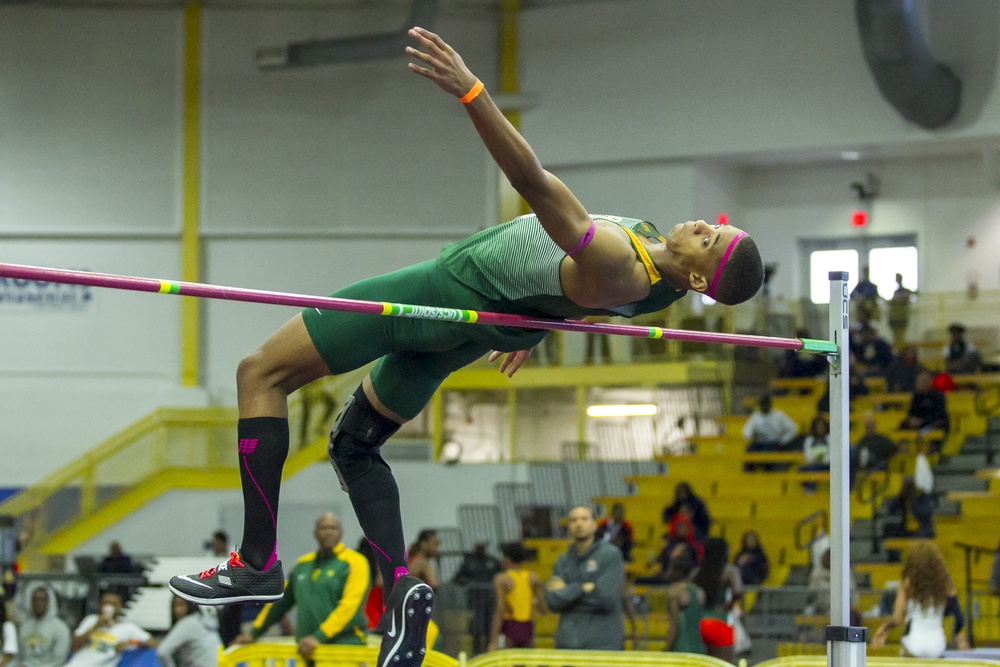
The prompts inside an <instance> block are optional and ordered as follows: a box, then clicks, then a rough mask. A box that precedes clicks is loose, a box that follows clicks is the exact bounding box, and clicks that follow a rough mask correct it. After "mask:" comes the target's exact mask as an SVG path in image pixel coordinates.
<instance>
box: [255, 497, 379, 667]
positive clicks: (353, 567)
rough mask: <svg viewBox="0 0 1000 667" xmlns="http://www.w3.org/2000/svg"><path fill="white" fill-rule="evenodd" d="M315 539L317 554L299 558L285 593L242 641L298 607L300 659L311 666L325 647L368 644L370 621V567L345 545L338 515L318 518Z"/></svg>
mask: <svg viewBox="0 0 1000 667" xmlns="http://www.w3.org/2000/svg"><path fill="white" fill-rule="evenodd" d="M313 535H314V537H315V538H316V551H314V552H312V553H308V554H306V555H304V556H302V557H301V558H299V560H298V561H297V562H296V563H295V567H293V568H292V571H291V572H290V573H289V574H288V583H287V585H286V586H285V594H284V595H283V596H282V598H281V599H280V600H278V601H277V602H275V603H273V604H269V605H267V606H266V607H264V609H263V610H262V611H261V613H260V615H259V616H258V617H257V620H256V621H254V625H253V630H251V632H250V635H249V636H246V635H244V636H242V637H240V638H239V639H237V642H239V643H251V642H253V641H255V640H257V639H258V638H260V636H261V635H263V634H264V633H265V632H266V631H267V630H268V628H270V627H271V626H272V625H274V624H275V623H277V622H279V621H281V620H282V619H283V618H284V617H285V614H287V613H288V612H289V611H291V609H292V607H295V609H296V614H295V639H296V640H297V641H298V648H299V655H301V656H302V657H303V658H304V659H305V660H306V663H307V664H308V665H311V664H312V656H313V653H314V652H315V651H316V647H317V646H319V645H320V644H337V645H342V646H344V645H347V646H351V645H353V646H364V645H365V643H366V637H367V633H366V632H365V631H366V629H367V626H368V623H367V621H366V619H365V614H364V611H363V607H364V603H365V596H366V595H367V594H368V583H369V572H370V566H369V563H368V561H367V560H365V557H364V556H362V555H361V554H359V553H358V552H357V551H354V550H353V549H348V548H347V547H346V546H344V544H343V543H342V542H341V541H340V540H341V538H342V537H343V535H344V531H343V528H342V527H341V525H340V519H339V518H337V515H335V514H334V513H333V512H326V513H324V514H321V515H320V517H319V518H318V519H316V529H315V531H314V532H313Z"/></svg>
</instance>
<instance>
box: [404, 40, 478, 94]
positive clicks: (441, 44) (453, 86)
mask: <svg viewBox="0 0 1000 667" xmlns="http://www.w3.org/2000/svg"><path fill="white" fill-rule="evenodd" d="M410 37H411V38H413V41H415V42H416V43H417V46H418V47H419V48H414V47H412V46H408V47H406V54H407V55H408V56H411V57H413V58H415V59H417V60H419V61H420V63H419V64H418V63H408V65H409V67H410V69H411V70H412V71H414V72H416V73H417V74H419V75H421V76H424V77H426V78H428V79H430V80H431V81H433V82H434V83H436V84H437V85H438V86H439V87H440V88H441V90H443V91H445V92H446V93H450V94H451V95H454V96H455V97H462V96H463V95H465V94H466V93H468V92H469V90H470V89H471V88H472V86H473V85H475V83H476V76H475V75H474V74H473V73H472V72H470V71H469V68H468V67H466V66H465V63H464V62H462V56H460V55H458V54H457V53H456V52H455V49H453V48H451V47H450V46H448V44H447V43H446V42H445V41H444V40H443V39H441V38H440V37H438V36H437V35H436V34H434V33H433V32H431V31H430V30H424V29H423V28H410Z"/></svg>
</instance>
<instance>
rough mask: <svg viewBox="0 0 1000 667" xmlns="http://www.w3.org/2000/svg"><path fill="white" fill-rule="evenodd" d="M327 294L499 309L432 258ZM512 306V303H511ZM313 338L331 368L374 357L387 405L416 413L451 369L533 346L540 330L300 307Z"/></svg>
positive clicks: (378, 391)
mask: <svg viewBox="0 0 1000 667" xmlns="http://www.w3.org/2000/svg"><path fill="white" fill-rule="evenodd" d="M331 296H335V297H340V298H345V299H360V300H365V301H389V302H392V303H406V304H414V305H418V306H440V307H446V308H464V309H468V310H479V311H491V310H497V309H498V308H502V306H499V305H498V304H494V303H492V302H490V301H488V300H487V299H485V298H484V297H483V296H482V295H480V294H478V293H477V292H474V291H473V290H471V289H469V288H468V287H465V286H464V285H462V284H460V283H458V282H457V281H456V280H454V279H453V278H451V277H450V276H449V275H448V274H447V273H446V272H445V271H443V270H442V269H441V268H440V267H439V266H438V264H437V262H436V260H429V261H426V262H421V263H419V264H414V265H413V266H409V267H407V268H405V269H400V270H399V271H393V272H392V273H387V274H385V275H382V276H377V277H375V278H369V279H367V280H362V281H360V282H357V283H354V284H353V285H349V286H347V287H345V288H343V289H341V290H338V291H336V292H334V293H333V294H332V295H331ZM508 310H509V309H508ZM302 318H303V320H304V321H305V325H306V330H307V331H308V332H309V337H310V338H311V339H312V342H313V345H315V346H316V350H317V351H318V352H319V354H320V356H321V357H323V360H324V361H325V362H326V365H327V367H329V369H330V372H331V373H333V374H334V375H337V374H340V373H346V372H348V371H352V370H355V369H357V368H361V367H362V366H364V365H365V364H367V363H369V362H371V361H374V360H376V359H378V364H377V365H376V366H375V369H374V370H373V371H372V383H373V385H374V387H375V394H376V395H377V396H378V398H379V400H380V401H381V402H382V403H383V404H384V405H385V406H386V407H387V408H389V409H390V410H392V411H393V412H395V413H396V414H398V415H400V416H401V417H405V418H407V419H413V418H414V417H416V416H417V414H418V413H419V412H420V411H421V410H422V409H423V408H424V406H425V405H427V402H428V401H429V400H430V399H431V396H433V395H434V392H435V391H437V388H438V387H439V386H440V385H441V383H442V382H443V381H444V379H445V378H446V377H448V375H449V374H450V373H451V372H452V371H455V370H458V369H459V368H462V367H463V366H465V365H467V364H470V363H472V362H473V361H475V360H476V359H478V358H479V357H481V356H483V355H484V354H486V353H487V352H489V351H490V350H498V351H501V352H513V351H515V350H526V349H528V348H531V347H534V346H535V345H537V344H538V343H539V342H540V341H541V340H542V339H543V338H544V337H545V335H546V333H548V332H547V331H544V330H537V329H519V328H516V327H498V326H493V325H482V324H466V323H461V322H447V321H440V320H421V319H411V318H406V317H390V316H380V315H366V314H361V313H347V312H342V311H333V310H324V311H319V310H317V309H315V308H307V309H305V310H303V311H302Z"/></svg>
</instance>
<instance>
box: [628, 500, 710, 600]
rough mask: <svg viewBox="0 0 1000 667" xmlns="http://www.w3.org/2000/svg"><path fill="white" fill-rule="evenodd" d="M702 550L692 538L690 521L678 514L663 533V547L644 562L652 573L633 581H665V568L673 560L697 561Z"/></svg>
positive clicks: (657, 582)
mask: <svg viewBox="0 0 1000 667" xmlns="http://www.w3.org/2000/svg"><path fill="white" fill-rule="evenodd" d="M703 552H704V548H703V547H702V545H701V543H700V542H698V541H697V540H695V539H694V531H693V530H692V528H691V522H690V521H689V520H688V518H687V516H686V515H684V514H678V515H677V516H675V517H674V518H673V520H672V521H671V523H670V529H669V530H668V531H667V532H666V533H664V535H663V548H662V549H660V553H659V554H657V555H656V557H655V558H652V557H651V558H650V560H649V562H648V563H647V564H646V569H647V570H648V571H651V572H652V573H651V574H650V575H649V576H646V577H639V578H638V579H636V580H635V583H636V584H640V585H656V584H663V583H666V580H667V579H666V577H667V570H669V569H670V564H671V563H672V562H673V561H674V560H676V559H678V558H685V559H687V560H690V561H691V562H692V563H697V562H699V561H700V560H701V556H702V553H703ZM653 568H655V571H653Z"/></svg>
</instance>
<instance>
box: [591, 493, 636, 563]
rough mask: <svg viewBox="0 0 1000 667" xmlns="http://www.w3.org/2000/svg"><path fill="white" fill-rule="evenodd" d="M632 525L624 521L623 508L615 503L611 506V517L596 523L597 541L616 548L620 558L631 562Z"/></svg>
mask: <svg viewBox="0 0 1000 667" xmlns="http://www.w3.org/2000/svg"><path fill="white" fill-rule="evenodd" d="M632 535H633V533H632V524H631V523H629V522H628V521H627V520H626V519H625V506H624V505H622V504H621V503H615V504H613V505H612V506H611V516H606V517H604V518H603V519H601V520H600V521H598V522H597V539H599V540H604V541H605V542H609V543H610V544H613V545H615V546H616V547H618V549H619V551H621V552H622V558H624V559H625V560H626V561H631V560H632Z"/></svg>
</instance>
